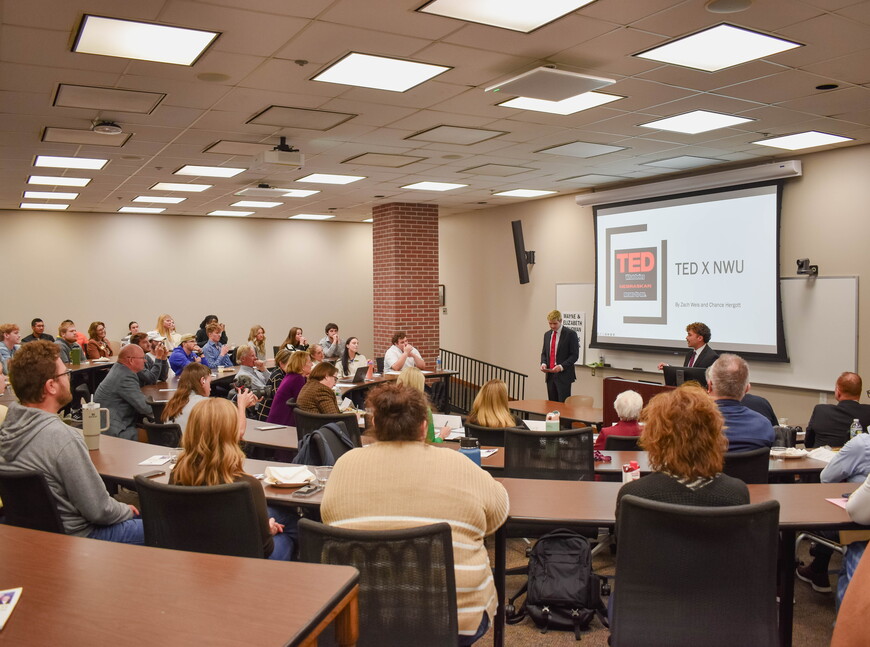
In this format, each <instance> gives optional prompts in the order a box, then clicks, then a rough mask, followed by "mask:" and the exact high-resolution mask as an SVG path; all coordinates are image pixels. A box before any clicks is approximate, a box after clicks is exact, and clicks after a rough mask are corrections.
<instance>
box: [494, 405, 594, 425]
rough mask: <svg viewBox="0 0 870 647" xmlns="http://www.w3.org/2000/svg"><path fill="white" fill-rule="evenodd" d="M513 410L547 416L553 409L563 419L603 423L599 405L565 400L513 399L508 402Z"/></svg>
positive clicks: (589, 423)
mask: <svg viewBox="0 0 870 647" xmlns="http://www.w3.org/2000/svg"><path fill="white" fill-rule="evenodd" d="M508 408H510V409H511V411H519V412H520V413H531V414H533V415H538V416H546V415H547V414H548V413H550V412H551V411H558V412H559V417H560V418H561V419H562V420H567V421H569V422H582V423H584V424H587V425H599V426H600V425H601V420H602V410H601V409H599V408H598V407H575V406H572V405H570V404H565V403H564V402H553V401H552V400H511V401H510V402H508Z"/></svg>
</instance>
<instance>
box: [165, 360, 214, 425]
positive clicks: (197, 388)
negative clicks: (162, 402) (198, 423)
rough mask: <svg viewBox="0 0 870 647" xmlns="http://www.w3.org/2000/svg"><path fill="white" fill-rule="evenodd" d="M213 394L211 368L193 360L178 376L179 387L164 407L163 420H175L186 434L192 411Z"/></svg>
mask: <svg viewBox="0 0 870 647" xmlns="http://www.w3.org/2000/svg"><path fill="white" fill-rule="evenodd" d="M210 395H211V369H210V368H209V367H208V366H205V365H204V364H198V363H196V362H191V363H190V364H188V365H187V366H185V367H184V370H183V371H181V375H179V376H178V388H177V389H176V390H175V393H174V394H173V395H172V397H171V398H170V399H169V402H168V403H167V404H166V407H165V408H164V409H163V416H162V418H163V422H174V423H175V424H177V425H178V426H179V427H181V433H182V434H184V430H185V427H186V426H187V419H188V417H189V416H190V411H191V410H192V409H193V406H194V405H195V404H197V403H198V402H200V401H202V400H205V399H207V398H208V397H209V396H210Z"/></svg>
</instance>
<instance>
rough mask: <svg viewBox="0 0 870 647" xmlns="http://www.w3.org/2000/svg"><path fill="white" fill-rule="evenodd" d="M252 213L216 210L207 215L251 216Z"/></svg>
mask: <svg viewBox="0 0 870 647" xmlns="http://www.w3.org/2000/svg"><path fill="white" fill-rule="evenodd" d="M253 214H254V212H253V211H225V210H222V209H218V210H217V211H209V212H208V215H210V216H239V217H241V216H251V215H253Z"/></svg>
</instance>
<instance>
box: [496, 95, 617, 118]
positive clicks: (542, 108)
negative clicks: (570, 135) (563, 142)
mask: <svg viewBox="0 0 870 647" xmlns="http://www.w3.org/2000/svg"><path fill="white" fill-rule="evenodd" d="M624 98H625V97H620V96H617V95H615V94H607V93H606V92H584V93H583V94H578V95H577V96H576V97H570V98H568V99H562V101H545V100H544V99H530V98H528V97H517V98H516V99H511V100H510V101H505V102H504V103H499V104H498V105H500V106H501V107H503V108H518V109H520V110H534V111H536V112H550V113H552V114H555V115H573V114H574V113H575V112H580V111H581V110H589V109H590V108H595V107H597V106H603V105H604V104H605V103H610V102H611V101H617V100H619V99H624Z"/></svg>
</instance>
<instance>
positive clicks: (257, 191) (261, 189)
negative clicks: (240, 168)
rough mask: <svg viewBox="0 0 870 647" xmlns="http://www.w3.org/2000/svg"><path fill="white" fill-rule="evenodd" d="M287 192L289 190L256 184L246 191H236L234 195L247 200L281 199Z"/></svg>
mask: <svg viewBox="0 0 870 647" xmlns="http://www.w3.org/2000/svg"><path fill="white" fill-rule="evenodd" d="M288 191H290V189H278V188H275V187H272V186H269V185H268V184H258V185H257V186H251V187H248V188H247V189H242V190H241V191H237V192H236V195H240V196H244V197H247V198H281V197H284V194H285V193H287V192H288Z"/></svg>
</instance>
